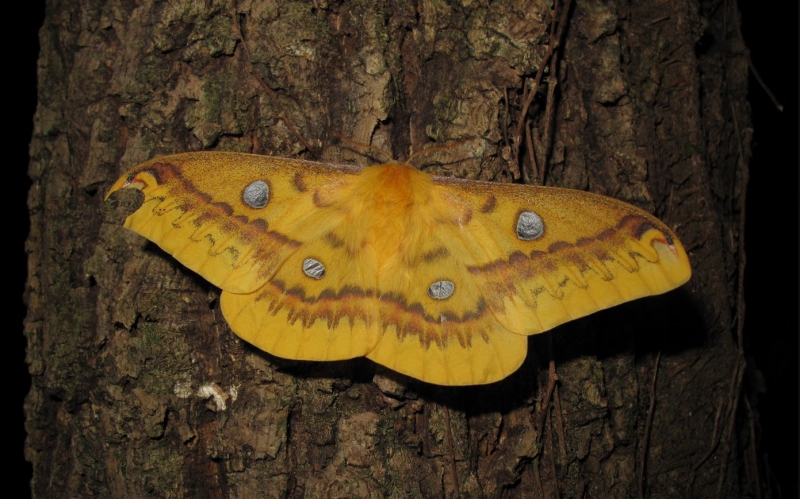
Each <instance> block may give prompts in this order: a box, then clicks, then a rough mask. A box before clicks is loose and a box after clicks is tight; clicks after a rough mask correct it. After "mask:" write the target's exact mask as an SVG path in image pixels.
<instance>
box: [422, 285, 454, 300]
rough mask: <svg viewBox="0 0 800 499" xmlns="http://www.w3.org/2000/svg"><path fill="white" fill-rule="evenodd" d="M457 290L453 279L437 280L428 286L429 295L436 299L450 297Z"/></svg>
mask: <svg viewBox="0 0 800 499" xmlns="http://www.w3.org/2000/svg"><path fill="white" fill-rule="evenodd" d="M455 290H456V285H455V284H453V283H452V281H436V282H434V283H433V284H431V285H430V287H428V296H430V297H431V298H433V299H434V300H444V299H447V298H450V296H452V295H453V292H454V291H455Z"/></svg>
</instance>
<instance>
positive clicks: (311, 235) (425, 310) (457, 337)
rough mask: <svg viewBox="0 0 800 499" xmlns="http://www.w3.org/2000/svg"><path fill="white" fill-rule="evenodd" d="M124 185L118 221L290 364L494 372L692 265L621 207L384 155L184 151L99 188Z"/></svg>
mask: <svg viewBox="0 0 800 499" xmlns="http://www.w3.org/2000/svg"><path fill="white" fill-rule="evenodd" d="M223 176H224V177H223ZM127 186H131V187H136V188H139V189H141V190H142V191H143V192H144V194H145V201H144V203H143V205H142V207H141V208H139V209H138V210H137V211H136V212H135V213H134V214H133V215H131V216H130V217H129V218H128V219H127V220H126V227H129V228H132V229H133V230H136V231H137V232H139V233H140V234H142V235H144V236H146V237H148V238H149V239H151V240H153V241H155V242H156V243H158V244H159V245H161V246H162V247H163V248H164V249H165V250H166V251H168V252H170V253H171V254H173V255H174V256H175V258H177V259H178V260H179V261H181V262H182V263H184V264H185V265H187V266H188V267H190V268H191V269H193V270H195V271H196V272H198V273H200V274H201V275H203V276H204V277H205V278H207V279H208V280H210V281H211V282H212V283H213V284H215V285H216V286H219V287H220V288H222V290H223V293H222V300H221V301H222V311H223V314H224V315H225V317H226V319H227V320H228V322H229V323H230V325H231V328H232V329H233V330H234V332H236V333H237V334H238V335H239V336H241V337H242V338H244V339H245V340H247V341H249V342H250V343H253V344H254V345H256V346H258V347H260V348H262V349H264V350H266V351H268V352H270V353H273V354H275V355H278V356H281V357H287V358H293V359H307V360H337V359H346V358H352V357H358V356H367V357H369V358H370V359H372V360H374V361H376V362H378V363H380V364H383V365H386V366H388V367H390V368H391V369H394V370H396V371H399V372H402V373H405V374H408V375H410V376H413V377H416V378H419V379H422V380H425V381H428V382H431V383H437V384H445V385H463V384H479V383H489V382H492V381H496V380H499V379H502V378H503V377H505V376H507V375H508V374H510V373H511V372H513V371H514V370H516V369H517V368H518V367H519V365H520V363H521V362H522V360H523V359H524V358H525V353H526V349H527V339H526V336H527V335H530V334H535V333H539V332H543V331H546V330H548V329H550V328H552V327H554V326H556V325H558V324H561V323H563V322H565V321H568V320H571V319H574V318H578V317H582V316H584V315H586V314H589V313H591V312H594V311H596V310H600V309H603V308H607V307H609V306H612V305H615V304H617V303H621V302H623V301H628V300H631V299H634V298H638V297H640V296H645V295H650V294H657V293H662V292H664V291H667V290H669V289H672V288H674V287H676V286H678V285H680V284H682V283H683V282H685V281H686V280H687V279H688V278H689V275H690V272H691V271H690V268H689V264H688V260H687V258H686V253H685V252H684V250H683V248H682V247H681V245H680V243H679V242H678V241H677V239H675V237H674V235H673V234H672V233H671V231H670V230H669V229H668V228H667V227H666V226H665V225H664V224H662V223H661V222H659V221H658V220H657V219H655V218H654V217H652V216H651V215H649V214H647V213H645V212H644V211H642V210H639V209H638V208H635V207H632V206H630V205H626V204H624V203H621V202H619V201H616V200H613V199H610V198H604V197H602V196H597V195H593V194H589V193H584V192H579V191H570V190H565V189H554V188H537V187H530V186H519V185H509V184H495V183H487V182H469V181H456V180H449V179H441V178H434V177H431V176H429V175H428V174H426V173H424V172H420V171H418V170H415V169H414V168H411V167H410V166H407V165H404V164H400V163H388V164H386V165H382V166H378V167H370V168H366V169H364V170H362V171H358V170H357V169H354V168H352V167H338V166H332V165H324V164H319V163H309V162H304V161H299V160H289V159H283V158H270V157H263V156H252V155H245V154H237V153H189V154H182V155H175V156H168V157H165V158H160V159H157V160H152V161H149V162H147V163H144V164H142V165H139V166H138V167H136V168H134V169H133V170H131V171H130V172H129V173H128V174H127V175H126V176H125V177H123V178H121V179H120V180H119V181H118V182H117V183H116V184H115V185H114V186H113V187H112V189H111V192H113V191H115V190H118V189H120V188H122V187H127ZM109 194H110V193H109Z"/></svg>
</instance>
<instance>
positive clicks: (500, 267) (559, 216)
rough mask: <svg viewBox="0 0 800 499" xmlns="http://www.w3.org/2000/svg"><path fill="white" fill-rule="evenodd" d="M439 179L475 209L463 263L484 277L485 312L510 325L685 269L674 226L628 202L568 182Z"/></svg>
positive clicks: (649, 285)
mask: <svg viewBox="0 0 800 499" xmlns="http://www.w3.org/2000/svg"><path fill="white" fill-rule="evenodd" d="M442 185H443V187H445V188H446V189H448V193H449V194H451V195H452V199H453V202H455V203H464V202H466V203H468V204H470V205H474V206H480V207H481V208H480V209H479V210H478V212H477V213H476V214H475V216H474V217H473V219H472V220H471V222H470V224H468V226H467V229H468V230H467V232H468V233H470V234H474V235H475V236H476V237H475V238H473V239H470V240H468V241H466V242H467V243H468V244H469V243H471V247H465V255H464V263H465V264H466V267H467V272H468V273H469V275H470V276H471V277H472V278H474V279H477V280H478V281H480V282H483V283H484V284H485V286H484V288H483V289H484V290H485V294H484V296H485V298H486V299H487V302H488V304H489V306H488V308H489V310H491V311H492V313H493V314H494V316H495V317H496V318H497V320H498V321H499V322H500V323H501V324H503V325H504V326H505V327H506V328H508V329H509V330H511V331H514V332H516V333H520V334H536V333H540V332H542V331H547V330H549V329H551V328H553V327H555V326H557V325H559V324H562V323H564V322H567V321H570V320H572V319H577V318H579V317H583V316H585V315H588V314H591V313H593V312H596V311H598V310H602V309H605V308H608V307H611V306H614V305H618V304H620V303H623V302H626V301H630V300H633V299H636V298H640V297H643V296H649V295H656V294H660V293H664V292H666V291H669V290H671V289H674V288H676V287H678V286H680V285H681V284H683V283H685V282H686V281H687V280H689V278H690V277H691V267H690V265H689V259H688V257H687V255H686V251H685V250H684V248H683V246H682V245H681V243H680V241H678V239H677V237H675V234H673V232H672V231H671V230H670V229H669V228H668V227H667V226H666V225H665V224H664V223H662V222H661V221H660V220H658V219H657V218H655V217H653V216H652V215H650V214H649V213H647V212H645V211H643V210H641V209H639V208H636V207H635V206H632V205H629V204H627V203H623V202H621V201H618V200H615V199H612V198H608V197H605V196H600V195H597V194H592V193H588V192H583V191H576V190H570V189H558V188H549V187H532V186H523V185H514V184H494V183H483V182H482V183H470V184H467V183H459V182H444V183H443V184H442ZM487 239H491V240H492V243H493V247H492V248H491V249H489V248H487V247H486V245H485V244H483V243H482V241H486V240H487ZM468 248H469V249H468ZM482 249H483V252H482V253H481V250H482ZM467 254H469V255H470V257H471V259H470V257H467V256H466V255H467Z"/></svg>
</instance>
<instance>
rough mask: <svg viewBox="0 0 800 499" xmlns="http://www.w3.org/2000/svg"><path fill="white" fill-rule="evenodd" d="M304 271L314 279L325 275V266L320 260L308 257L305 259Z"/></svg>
mask: <svg viewBox="0 0 800 499" xmlns="http://www.w3.org/2000/svg"><path fill="white" fill-rule="evenodd" d="M303 273H304V274H305V275H307V276H308V277H310V278H312V279H322V278H323V277H325V266H324V265H322V263H320V261H319V260H314V259H313V258H306V259H305V260H303Z"/></svg>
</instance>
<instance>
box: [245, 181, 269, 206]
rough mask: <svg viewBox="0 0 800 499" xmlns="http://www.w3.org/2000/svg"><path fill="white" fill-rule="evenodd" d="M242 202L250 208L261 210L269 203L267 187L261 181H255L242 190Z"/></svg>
mask: <svg viewBox="0 0 800 499" xmlns="http://www.w3.org/2000/svg"><path fill="white" fill-rule="evenodd" d="M242 201H244V204H246V205H247V206H249V207H250V208H256V209H261V208H263V207H265V206H267V203H268V202H269V185H268V184H267V183H266V182H264V181H263V180H256V181H255V182H252V183H250V185H248V186H247V187H245V188H244V191H243V192H242Z"/></svg>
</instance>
